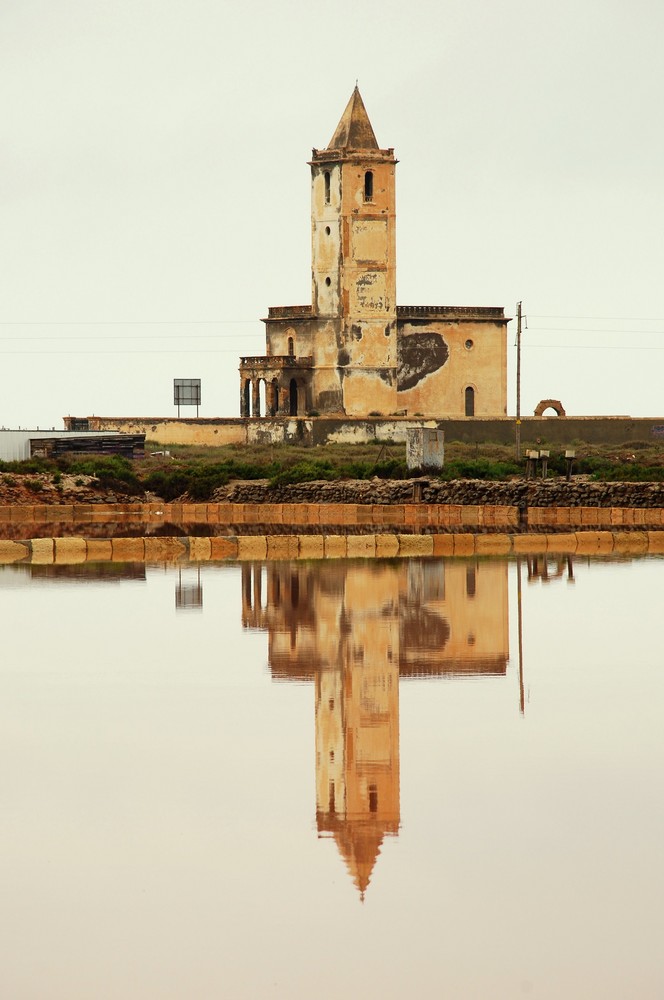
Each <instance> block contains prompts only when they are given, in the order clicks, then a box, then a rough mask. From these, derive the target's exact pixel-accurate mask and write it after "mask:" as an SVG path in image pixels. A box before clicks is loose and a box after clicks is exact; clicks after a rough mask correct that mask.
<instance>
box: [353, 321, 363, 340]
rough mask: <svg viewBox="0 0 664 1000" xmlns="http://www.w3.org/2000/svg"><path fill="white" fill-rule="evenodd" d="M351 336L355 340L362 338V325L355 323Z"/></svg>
mask: <svg viewBox="0 0 664 1000" xmlns="http://www.w3.org/2000/svg"><path fill="white" fill-rule="evenodd" d="M350 333H351V337H354V338H355V340H362V327H361V326H358V325H357V324H356V323H354V324H353V325H352V326H351V328H350Z"/></svg>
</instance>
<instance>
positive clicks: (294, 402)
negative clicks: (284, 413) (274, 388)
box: [289, 378, 297, 417]
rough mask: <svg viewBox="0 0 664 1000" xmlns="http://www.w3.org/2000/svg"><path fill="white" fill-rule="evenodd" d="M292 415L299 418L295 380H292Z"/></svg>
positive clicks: (290, 388)
mask: <svg viewBox="0 0 664 1000" xmlns="http://www.w3.org/2000/svg"><path fill="white" fill-rule="evenodd" d="M289 390H290V415H291V417H296V416H297V382H296V381H295V379H294V378H292V379H291V380H290V387H289Z"/></svg>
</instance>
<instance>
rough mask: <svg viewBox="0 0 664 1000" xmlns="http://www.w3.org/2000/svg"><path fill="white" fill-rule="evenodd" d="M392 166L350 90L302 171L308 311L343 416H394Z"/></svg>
mask: <svg viewBox="0 0 664 1000" xmlns="http://www.w3.org/2000/svg"><path fill="white" fill-rule="evenodd" d="M396 162H397V161H396V160H395V158H394V150H393V149H380V148H379V146H378V142H377V141H376V136H375V134H374V130H373V128H372V126H371V122H370V121H369V117H368V115H367V112H366V109H365V107H364V102H363V100H362V97H361V95H360V92H359V90H358V88H357V87H355V90H354V91H353V93H352V95H351V98H350V100H349V102H348V105H347V106H346V110H345V111H344V113H343V115H342V116H341V120H340V122H339V124H338V125H337V128H336V130H335V132H334V135H333V136H332V139H331V140H330V142H329V145H328V146H327V148H326V149H322V150H317V149H314V150H313V155H312V159H311V163H310V166H311V228H312V268H311V270H312V310H313V314H314V315H315V316H317V317H318V318H319V320H325V321H327V322H326V326H327V327H328V330H329V332H330V333H333V334H334V338H333V339H334V341H335V343H334V344H332V345H331V350H330V354H329V357H328V364H330V365H334V366H336V368H337V370H338V376H339V380H340V383H341V391H342V398H343V410H344V412H345V413H346V414H348V415H349V416H353V415H366V414H367V412H371V411H373V412H376V413H380V414H382V415H384V416H387V415H389V414H390V413H394V411H395V410H396V408H397V380H396V365H397V307H396V212H395V184H394V182H395V167H396Z"/></svg>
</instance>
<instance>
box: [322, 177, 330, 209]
mask: <svg viewBox="0 0 664 1000" xmlns="http://www.w3.org/2000/svg"><path fill="white" fill-rule="evenodd" d="M323 177H324V178H325V204H326V205H329V204H330V171H329V170H326V171H325V173H324V174H323Z"/></svg>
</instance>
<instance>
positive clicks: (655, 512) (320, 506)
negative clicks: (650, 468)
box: [0, 501, 664, 540]
mask: <svg viewBox="0 0 664 1000" xmlns="http://www.w3.org/2000/svg"><path fill="white" fill-rule="evenodd" d="M660 529H664V506H633V507H629V506H623V507H615V506H601V505H598V504H594V505H589V506H583V505H580V506H579V505H574V506H537V505H535V506H528V505H525V506H524V505H520V506H517V505H513V504H512V505H510V504H497V503H493V504H479V503H476V504H471V503H427V502H415V503H413V502H411V503H350V502H348V503H325V502H322V501H321V502H308V503H304V502H303V503H201V504H175V503H174V504H155V503H137V504H81V505H57V504H54V505H41V506H38V505H35V506H30V505H23V506H15V507H11V506H10V507H2V506H0V537H1V538H6V539H15V540H20V539H27V538H56V537H66V536H83V537H88V538H104V537H106V538H110V537H118V536H122V537H133V536H138V535H140V536H166V537H168V536H173V537H179V536H187V535H195V536H210V537H216V536H220V535H243V536H244V535H281V534H284V535H295V534H296V535H309V534H311V535H342V534H343V535H361V534H375V533H377V532H378V531H380V532H381V533H385V532H388V533H391V534H403V535H405V534H434V535H435V534H446V533H466V532H472V533H476V532H477V533H482V534H491V533H509V534H516V533H521V534H523V533H527V532H556V531H560V532H569V531H570V530H571V531H584V530H588V531H590V530H620V531H638V530H641V531H643V530H650V531H657V530H660Z"/></svg>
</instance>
